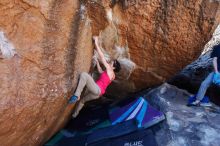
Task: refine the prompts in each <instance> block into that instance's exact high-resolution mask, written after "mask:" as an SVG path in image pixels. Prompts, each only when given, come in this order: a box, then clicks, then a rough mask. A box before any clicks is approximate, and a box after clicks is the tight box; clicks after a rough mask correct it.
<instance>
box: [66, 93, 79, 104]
mask: <svg viewBox="0 0 220 146" xmlns="http://www.w3.org/2000/svg"><path fill="white" fill-rule="evenodd" d="M77 100H78V97H77V96H75V95H73V96H72V97H71V98H70V100H69V102H68V103H69V104H72V103H75V102H76V101H77Z"/></svg>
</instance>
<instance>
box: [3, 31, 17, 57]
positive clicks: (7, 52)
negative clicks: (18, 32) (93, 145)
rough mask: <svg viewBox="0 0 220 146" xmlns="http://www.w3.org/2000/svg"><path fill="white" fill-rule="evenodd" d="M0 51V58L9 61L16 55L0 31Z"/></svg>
mask: <svg viewBox="0 0 220 146" xmlns="http://www.w3.org/2000/svg"><path fill="white" fill-rule="evenodd" d="M0 50H1V54H2V58H7V59H10V58H12V57H13V56H14V55H15V54H16V52H15V48H14V46H13V44H12V43H10V42H9V40H8V39H7V38H6V37H5V35H4V32H2V31H0Z"/></svg>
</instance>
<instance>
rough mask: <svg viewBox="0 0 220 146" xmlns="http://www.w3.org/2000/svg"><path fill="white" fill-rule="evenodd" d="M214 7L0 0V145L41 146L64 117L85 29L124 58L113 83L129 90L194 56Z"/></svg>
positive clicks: (86, 55)
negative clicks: (97, 36)
mask: <svg viewBox="0 0 220 146" xmlns="http://www.w3.org/2000/svg"><path fill="white" fill-rule="evenodd" d="M218 10H219V3H218V2H212V1H199V0H194V1H186V0H180V1H178V2H177V1H176V2H173V1H170V0H166V1H160V0H156V1H150V2H144V1H142V0H140V1H138V2H137V3H133V2H130V3H125V1H118V2H117V1H115V3H111V1H110V0H99V1H92V0H91V1H89V0H88V1H87V0H82V1H77V0H66V1H57V0H47V1H45V0H38V1H32V0H14V1H8V0H1V1H0V16H1V19H0V50H1V51H0V52H1V53H0V58H1V59H0V70H1V72H0V89H1V93H0V96H1V98H0V115H1V119H0V142H1V145H4V146H11V145H15V146H16V145H18V146H20V145H22V146H23V145H42V144H43V143H44V142H45V141H46V140H47V139H48V138H49V137H51V136H52V135H53V134H54V133H55V132H56V131H57V130H58V129H59V128H61V127H62V126H63V125H64V124H65V122H66V121H67V119H68V118H69V115H70V113H71V109H72V107H73V106H67V104H66V103H67V100H68V97H69V96H70V95H71V94H72V92H73V90H74V89H75V87H76V83H77V79H78V75H79V73H80V72H82V71H89V69H90V66H91V58H92V55H93V45H92V39H91V38H92V35H100V38H101V41H102V43H101V44H102V46H103V47H104V48H105V51H106V55H107V54H108V55H109V56H110V57H112V58H119V59H120V61H121V62H122V63H123V64H124V65H123V71H122V72H121V73H120V74H119V79H120V81H121V82H120V83H121V84H123V86H122V88H123V89H126V90H130V91H132V90H137V89H138V88H140V87H149V86H152V85H156V84H159V83H161V82H163V81H164V80H165V79H167V78H169V77H170V76H172V75H173V74H174V73H176V72H177V71H179V70H180V69H181V68H183V67H184V66H185V65H186V64H188V63H189V62H190V61H192V60H193V59H194V58H195V57H197V55H198V54H199V52H200V51H201V48H202V46H203V45H204V44H205V43H206V41H207V40H208V39H209V38H210V36H211V34H212V32H213V30H214V29H215V27H216V25H217V23H218V22H219V16H220V15H218V14H219V11H218ZM134 63H135V64H136V68H137V69H136V70H135V71H134V73H133V74H132V75H131V78H130V80H127V78H128V75H130V74H131V71H132V70H133V68H134ZM120 77H121V78H120ZM122 79H124V80H122ZM121 84H117V83H115V87H117V86H118V85H121ZM128 87H129V88H128Z"/></svg>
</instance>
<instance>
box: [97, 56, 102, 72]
mask: <svg viewBox="0 0 220 146" xmlns="http://www.w3.org/2000/svg"><path fill="white" fill-rule="evenodd" d="M96 66H97V69H98V72H99V73H100V74H101V73H103V70H102V68H101V66H100V64H99V61H98V59H96Z"/></svg>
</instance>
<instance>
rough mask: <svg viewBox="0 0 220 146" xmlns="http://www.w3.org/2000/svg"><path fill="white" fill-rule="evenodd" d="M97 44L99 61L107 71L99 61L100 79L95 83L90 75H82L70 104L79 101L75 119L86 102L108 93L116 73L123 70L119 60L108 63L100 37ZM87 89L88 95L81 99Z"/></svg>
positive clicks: (95, 39) (95, 40)
mask: <svg viewBox="0 0 220 146" xmlns="http://www.w3.org/2000/svg"><path fill="white" fill-rule="evenodd" d="M93 40H94V42H95V48H96V50H97V52H98V56H99V59H100V61H101V63H102V64H103V65H104V66H105V69H106V70H105V71H103V70H102V68H101V66H100V64H99V61H98V60H96V62H97V69H98V72H99V73H100V74H101V75H100V77H99V79H98V80H97V81H96V82H95V81H94V79H93V78H92V77H91V76H90V75H89V74H88V73H85V72H83V73H81V74H80V78H79V83H78V86H77V89H76V91H75V93H74V95H73V96H72V97H71V98H70V100H69V103H74V102H76V101H77V100H79V101H78V102H77V104H76V106H75V109H74V112H73V114H72V117H73V118H75V117H76V116H77V115H78V114H79V111H80V110H81V109H82V107H83V106H84V104H85V102H87V101H90V100H94V99H98V98H99V97H100V96H101V95H103V94H104V93H105V91H106V88H107V87H108V85H109V84H110V83H111V82H112V81H113V80H114V79H115V72H119V71H120V69H121V66H120V63H119V62H118V61H117V60H113V61H111V62H110V63H108V62H107V61H106V59H105V57H104V54H103V52H102V51H101V48H100V46H99V40H98V37H93ZM85 86H86V87H87V89H88V91H89V92H88V94H87V95H86V96H85V97H83V98H82V99H80V95H81V92H82V90H83V89H84V87H85Z"/></svg>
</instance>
